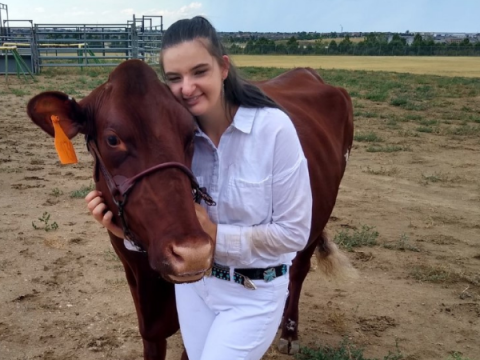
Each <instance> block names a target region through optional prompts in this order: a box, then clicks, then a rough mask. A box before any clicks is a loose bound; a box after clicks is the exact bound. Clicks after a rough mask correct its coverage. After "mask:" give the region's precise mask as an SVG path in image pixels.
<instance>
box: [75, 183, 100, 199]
mask: <svg viewBox="0 0 480 360" xmlns="http://www.w3.org/2000/svg"><path fill="white" fill-rule="evenodd" d="M94 189H95V185H94V184H90V185H88V186H85V185H84V186H82V187H81V188H80V189H79V190H75V191H72V193H71V194H70V197H72V198H84V197H85V196H87V194H88V193H89V192H90V191H92V190H94Z"/></svg>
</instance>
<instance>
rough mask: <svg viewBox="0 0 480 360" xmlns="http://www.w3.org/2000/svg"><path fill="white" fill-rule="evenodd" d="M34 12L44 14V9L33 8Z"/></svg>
mask: <svg viewBox="0 0 480 360" xmlns="http://www.w3.org/2000/svg"><path fill="white" fill-rule="evenodd" d="M35 12H36V13H44V12H45V9H44V8H43V7H37V8H35Z"/></svg>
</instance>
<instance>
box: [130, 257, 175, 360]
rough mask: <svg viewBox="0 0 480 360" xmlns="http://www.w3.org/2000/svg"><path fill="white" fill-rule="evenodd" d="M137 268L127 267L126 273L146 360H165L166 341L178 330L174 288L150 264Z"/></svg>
mask: <svg viewBox="0 0 480 360" xmlns="http://www.w3.org/2000/svg"><path fill="white" fill-rule="evenodd" d="M136 264H139V266H138V267H136V268H135V269H133V270H132V268H130V267H129V266H125V273H126V276H127V280H128V284H129V286H130V291H131V293H132V296H133V300H134V302H135V308H136V310H137V317H138V325H139V329H140V334H141V336H142V339H143V349H144V359H145V360H164V359H165V357H166V351H167V338H168V337H169V336H171V335H172V334H174V333H175V332H177V330H178V329H179V325H178V317H177V310H176V305H175V290H174V286H173V284H171V283H168V282H166V281H165V280H163V279H161V278H160V277H159V275H158V274H156V273H155V272H153V271H152V270H151V269H150V268H148V267H147V266H148V262H147V261H141V262H136ZM140 264H147V265H146V266H142V265H140Z"/></svg>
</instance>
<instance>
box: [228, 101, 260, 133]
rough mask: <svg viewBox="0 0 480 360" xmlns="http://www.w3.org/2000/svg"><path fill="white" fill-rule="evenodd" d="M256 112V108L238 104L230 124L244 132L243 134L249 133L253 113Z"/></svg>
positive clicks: (253, 117)
mask: <svg viewBox="0 0 480 360" xmlns="http://www.w3.org/2000/svg"><path fill="white" fill-rule="evenodd" d="M256 113H257V108H246V107H243V106H240V107H239V108H238V110H237V112H236V114H235V116H234V117H233V123H232V125H233V126H234V127H235V128H237V129H238V130H240V131H241V132H244V133H245V134H250V133H251V131H252V127H253V120H255V115H256Z"/></svg>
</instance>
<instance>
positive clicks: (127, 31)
mask: <svg viewBox="0 0 480 360" xmlns="http://www.w3.org/2000/svg"><path fill="white" fill-rule="evenodd" d="M20 21H25V20H20ZM26 21H29V20H26ZM30 23H31V22H30ZM5 25H7V24H5ZM3 29H4V30H3V34H2V35H3V36H0V41H1V44H0V73H2V69H3V70H4V72H3V73H8V72H12V68H11V66H9V68H7V67H6V66H5V59H8V55H9V49H10V48H12V47H14V48H16V50H17V51H18V53H19V54H20V55H21V57H22V59H23V60H24V61H25V63H26V64H27V65H28V66H29V68H30V69H31V71H32V72H33V73H36V74H38V73H40V72H41V70H42V68H47V67H82V68H83V67H92V66H103V67H105V66H116V65H118V64H119V63H120V62H121V61H124V60H128V59H142V60H144V61H146V62H148V63H151V64H155V63H158V54H159V51H160V47H161V42H162V35H163V18H162V16H143V17H141V18H135V16H134V17H133V20H132V21H128V22H127V23H126V24H33V23H31V24H30V26H29V27H28V26H27V27H25V26H24V27H19V26H17V27H12V26H4V28H3ZM2 59H3V60H4V61H3V66H2Z"/></svg>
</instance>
